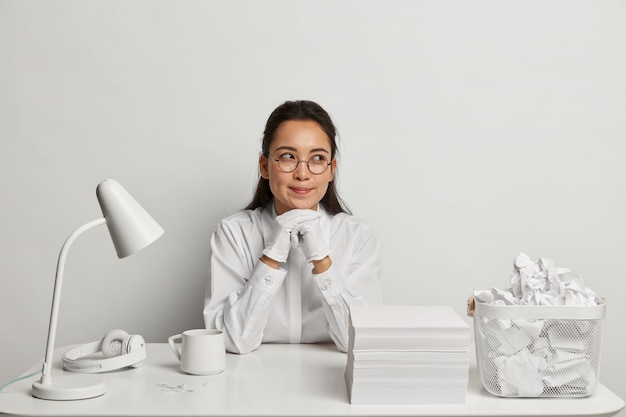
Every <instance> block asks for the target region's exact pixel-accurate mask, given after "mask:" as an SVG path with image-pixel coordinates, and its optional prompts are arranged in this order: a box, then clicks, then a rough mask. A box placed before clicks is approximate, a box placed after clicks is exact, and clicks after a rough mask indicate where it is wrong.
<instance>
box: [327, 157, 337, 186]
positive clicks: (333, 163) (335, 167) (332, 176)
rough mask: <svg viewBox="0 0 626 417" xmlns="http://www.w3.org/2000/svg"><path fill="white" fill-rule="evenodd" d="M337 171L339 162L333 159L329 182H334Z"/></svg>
mask: <svg viewBox="0 0 626 417" xmlns="http://www.w3.org/2000/svg"><path fill="white" fill-rule="evenodd" d="M336 170H337V160H336V159H333V160H332V161H331V162H330V179H329V180H328V182H332V181H333V180H334V179H335V171H336Z"/></svg>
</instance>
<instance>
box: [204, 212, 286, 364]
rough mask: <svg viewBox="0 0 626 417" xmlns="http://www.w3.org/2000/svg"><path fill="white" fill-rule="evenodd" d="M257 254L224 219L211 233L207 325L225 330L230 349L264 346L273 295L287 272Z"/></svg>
mask: <svg viewBox="0 0 626 417" xmlns="http://www.w3.org/2000/svg"><path fill="white" fill-rule="evenodd" d="M259 255H260V254H259ZM254 258H256V254H251V253H249V251H248V250H247V248H246V245H245V244H244V242H243V236H241V235H240V234H238V233H236V232H234V231H233V230H229V228H228V227H227V226H226V225H225V224H224V223H220V225H219V226H218V228H217V230H216V232H215V233H214V234H213V236H212V237H211V257H210V267H209V282H208V285H207V288H206V294H205V301H204V311H203V314H204V322H205V325H206V327H207V328H216V329H220V330H222V331H223V332H224V336H225V341H226V350H228V351H229V352H233V353H249V352H252V351H253V350H255V349H256V348H258V347H259V346H260V344H261V341H262V340H263V330H264V328H265V325H266V323H267V318H268V315H269V313H270V309H271V304H272V297H274V296H275V295H276V293H277V292H278V291H279V289H280V287H281V285H282V283H283V281H284V279H285V275H286V271H285V270H284V269H273V268H270V267H269V266H267V265H265V264H264V263H263V262H260V261H259V260H258V259H254Z"/></svg>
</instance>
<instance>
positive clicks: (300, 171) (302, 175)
mask: <svg viewBox="0 0 626 417" xmlns="http://www.w3.org/2000/svg"><path fill="white" fill-rule="evenodd" d="M293 173H294V176H295V177H296V178H297V179H299V180H304V179H307V178H308V177H309V174H310V172H309V166H308V161H298V166H296V170H295V171H294V172H293Z"/></svg>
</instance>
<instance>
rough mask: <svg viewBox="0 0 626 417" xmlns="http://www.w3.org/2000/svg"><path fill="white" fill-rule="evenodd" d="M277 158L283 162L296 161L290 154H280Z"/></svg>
mask: <svg viewBox="0 0 626 417" xmlns="http://www.w3.org/2000/svg"><path fill="white" fill-rule="evenodd" d="M278 158H280V159H282V160H283V161H293V160H295V159H296V157H295V156H294V154H292V153H284V154H281V155H280V156H279V157H278Z"/></svg>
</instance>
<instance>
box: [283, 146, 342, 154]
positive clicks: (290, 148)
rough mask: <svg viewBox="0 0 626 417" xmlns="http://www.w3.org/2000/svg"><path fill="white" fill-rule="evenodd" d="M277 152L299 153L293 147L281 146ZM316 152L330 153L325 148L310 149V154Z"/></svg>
mask: <svg viewBox="0 0 626 417" xmlns="http://www.w3.org/2000/svg"><path fill="white" fill-rule="evenodd" d="M275 151H291V152H298V149H296V148H294V147H293V146H287V145H285V146H279V147H278V148H276V149H275ZM314 152H326V153H330V152H329V151H328V150H327V149H325V148H314V149H310V150H309V153H314Z"/></svg>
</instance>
